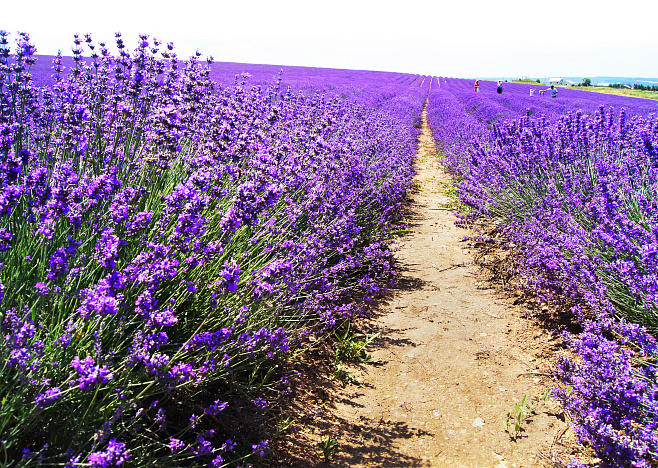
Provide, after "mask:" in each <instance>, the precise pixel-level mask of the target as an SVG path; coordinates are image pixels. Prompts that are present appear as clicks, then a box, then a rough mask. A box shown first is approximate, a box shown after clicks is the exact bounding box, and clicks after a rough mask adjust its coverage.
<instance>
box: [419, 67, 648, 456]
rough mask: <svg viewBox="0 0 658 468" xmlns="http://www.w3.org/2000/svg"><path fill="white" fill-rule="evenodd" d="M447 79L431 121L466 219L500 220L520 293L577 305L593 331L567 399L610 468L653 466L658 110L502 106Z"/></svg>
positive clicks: (576, 97)
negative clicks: (513, 255)
mask: <svg viewBox="0 0 658 468" xmlns="http://www.w3.org/2000/svg"><path fill="white" fill-rule="evenodd" d="M439 81H440V85H441V86H440V87H439V88H437V89H434V88H433V90H432V92H431V93H430V97H429V106H428V115H429V120H430V125H431V127H432V130H433V132H434V136H435V138H436V139H437V143H438V144H439V145H440V147H441V149H442V151H443V153H444V155H445V158H446V163H447V165H448V167H449V168H450V170H452V171H453V172H454V174H455V175H456V176H457V177H458V178H459V183H458V184H457V187H458V191H459V195H460V199H461V202H462V203H463V204H464V205H465V206H467V207H468V210H467V212H464V213H463V214H462V217H461V220H460V222H462V223H470V222H473V221H474V220H476V219H477V218H479V217H487V218H489V219H491V220H493V221H494V222H495V223H496V225H497V226H498V235H499V237H500V239H502V241H501V242H502V244H501V245H502V246H503V247H505V248H514V249H515V251H516V252H517V253H518V259H519V261H518V265H517V266H516V267H515V271H514V273H517V274H519V277H520V278H522V280H521V281H520V282H519V284H518V287H520V288H524V289H527V290H530V291H532V292H533V293H535V294H537V295H538V296H539V297H540V298H541V299H542V300H545V301H547V302H551V301H552V302H554V303H562V304H567V305H570V308H571V312H572V313H573V314H574V316H575V317H576V318H577V319H578V320H579V321H580V323H581V324H582V328H583V331H582V332H581V333H580V334H576V335H566V339H567V342H568V343H569V344H570V346H571V347H572V348H573V350H574V351H576V353H577V355H578V359H576V360H570V359H567V358H564V357H562V358H560V359H559V360H558V362H557V367H558V372H557V374H558V376H559V377H560V378H561V379H562V381H563V382H564V384H565V386H564V388H561V389H559V390H557V391H556V392H555V396H556V398H557V399H558V400H560V401H561V402H562V403H563V404H564V406H565V408H566V409H567V410H568V411H569V413H570V414H571V415H572V417H573V418H574V422H573V427H574V429H575V431H576V433H577V435H578V436H579V437H580V438H581V440H588V441H590V442H591V444H592V445H593V447H594V448H595V450H596V452H597V455H598V457H599V458H600V459H601V463H600V466H601V467H618V466H624V467H650V466H653V465H652V463H653V462H655V460H656V457H658V398H657V396H658V379H657V371H658V367H657V366H656V358H657V349H658V348H657V343H656V338H655V337H656V336H657V333H658V314H657V312H656V307H657V306H658V303H657V299H658V296H657V293H658V280H657V278H656V275H655V271H656V268H657V267H658V265H657V264H656V261H657V259H658V257H656V255H655V254H656V252H657V250H656V245H658V243H657V239H658V223H657V221H658V217H657V213H658V170H657V168H658V165H657V163H658V153H657V149H658V115H657V114H656V112H657V111H658V106H657V105H656V104H655V103H653V102H651V101H644V100H640V99H636V100H634V101H630V100H628V98H622V97H617V96H603V95H599V94H594V93H583V92H578V91H572V90H564V92H563V90H562V89H561V90H560V95H559V97H558V99H552V100H549V99H545V98H544V99H542V98H541V97H537V96H534V97H530V96H529V93H528V92H527V86H525V85H512V84H510V86H508V87H507V88H506V92H505V93H504V94H503V95H497V94H496V93H494V92H493V86H494V85H493V84H492V83H486V82H485V83H484V84H483V85H482V90H481V92H480V93H477V94H476V93H473V91H472V89H471V88H470V86H467V83H466V81H465V80H455V79H444V78H441V79H440V80H439ZM482 91H484V92H482ZM613 106H614V107H616V109H613V108H612V107H613ZM567 310H568V308H567Z"/></svg>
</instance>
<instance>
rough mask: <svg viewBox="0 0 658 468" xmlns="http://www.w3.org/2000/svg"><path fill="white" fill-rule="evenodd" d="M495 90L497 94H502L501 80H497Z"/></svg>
mask: <svg viewBox="0 0 658 468" xmlns="http://www.w3.org/2000/svg"><path fill="white" fill-rule="evenodd" d="M496 92H497V93H498V94H503V82H502V81H498V87H497V88H496Z"/></svg>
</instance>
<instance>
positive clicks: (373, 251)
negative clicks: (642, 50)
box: [0, 31, 658, 467]
mask: <svg viewBox="0 0 658 468" xmlns="http://www.w3.org/2000/svg"><path fill="white" fill-rule="evenodd" d="M133 40H134V39H133V38H130V40H127V43H124V40H123V39H122V38H121V37H118V38H117V43H116V45H112V47H110V46H109V45H107V44H103V43H99V44H96V43H94V42H93V41H92V39H91V37H86V38H76V42H75V45H74V56H73V57H72V58H67V57H61V56H57V57H37V56H36V55H35V53H36V49H35V46H34V45H33V44H31V43H30V40H29V37H28V36H27V35H18V36H16V37H13V36H10V35H8V34H7V33H6V32H4V31H0V163H1V164H0V187H1V189H0V263H1V264H2V265H1V267H0V301H1V302H0V305H1V308H0V314H1V324H2V329H1V330H2V331H1V333H2V336H3V340H2V342H1V343H2V344H1V345H0V356H1V357H2V362H3V364H2V368H1V369H0V395H1V396H2V406H1V408H0V434H1V436H0V439H1V440H0V443H1V444H2V451H1V452H0V463H2V466H7V467H19V466H20V467H23V466H69V467H74V466H91V467H108V466H162V467H168V466H242V467H245V466H249V465H250V464H253V463H258V462H259V460H260V459H261V457H263V456H266V454H267V452H268V438H269V436H268V435H267V434H266V432H265V431H264V429H263V428H262V427H260V425H259V424H246V425H245V420H248V421H260V420H259V419H258V418H259V416H260V415H263V414H265V413H267V412H268V411H270V410H271V408H272V407H274V406H276V405H277V404H279V402H280V401H282V400H281V399H282V398H285V395H286V394H287V393H289V392H290V388H289V386H290V383H289V376H287V375H286V374H285V373H284V372H282V371H281V369H282V368H283V366H282V363H284V362H285V361H286V359H287V358H288V357H289V356H291V355H292V353H294V352H295V351H297V350H299V349H301V348H303V347H305V346H306V344H307V343H308V342H309V341H310V340H317V339H318V338H321V337H323V336H325V335H326V334H328V333H329V332H331V331H332V330H333V329H334V328H335V327H336V326H337V325H339V324H341V323H344V322H345V321H347V320H350V319H351V318H352V317H356V316H359V315H363V314H366V313H367V312H368V303H369V302H370V301H372V300H373V299H374V298H376V297H378V296H380V295H381V294H383V293H385V292H386V290H387V287H388V286H389V285H390V284H391V281H393V280H394V278H395V268H396V266H395V260H394V258H393V246H392V241H393V239H394V237H395V235H396V233H397V232H398V231H399V230H400V229H402V228H403V227H404V225H403V224H402V221H403V220H402V208H403V206H404V201H405V194H406V192H407V191H408V190H409V189H410V188H411V185H412V179H413V176H414V169H413V164H414V155H415V152H416V145H417V136H418V133H419V126H420V125H419V122H420V118H421V112H422V109H423V107H424V105H425V104H426V103H427V111H428V120H429V122H430V126H431V129H432V132H433V135H434V137H435V139H436V142H437V145H438V146H439V148H440V150H441V156H442V157H443V158H445V165H446V167H447V168H448V169H449V170H450V171H451V172H452V173H453V174H454V176H455V178H456V180H458V181H459V183H458V188H459V195H460V199H461V202H462V203H463V204H464V205H465V206H467V207H468V213H467V214H464V215H462V218H461V219H460V220H459V222H460V223H464V224H470V223H472V222H474V221H476V220H482V219H486V220H488V222H489V223H491V224H493V225H495V226H496V227H497V230H496V236H497V237H496V239H497V240H498V242H499V243H500V245H501V247H502V248H514V249H515V250H516V251H517V252H518V257H519V262H518V265H517V268H518V272H517V273H518V274H519V275H521V277H523V278H524V281H523V284H522V285H520V286H519V287H523V288H526V289H527V290H529V291H532V292H533V294H537V295H539V296H540V297H541V298H543V299H545V300H546V301H549V302H554V303H563V304H569V307H570V310H571V313H572V314H573V315H574V316H575V317H576V318H577V319H578V320H579V321H580V322H581V323H582V333H579V334H574V335H572V336H569V337H568V340H569V342H570V344H571V346H572V347H573V349H574V350H575V351H576V352H577V354H578V355H579V359H577V360H567V359H565V358H563V359H560V360H559V361H558V367H559V375H560V378H561V379H562V381H563V382H564V384H565V385H564V387H563V389H562V390H556V391H555V392H554V396H555V397H556V398H557V399H559V400H560V401H561V402H562V403H563V405H564V406H565V408H566V409H567V410H568V411H569V413H570V414H571V416H572V417H573V418H574V422H575V429H576V431H577V433H578V435H579V436H580V437H581V438H582V440H588V441H590V442H591V443H592V444H593V446H594V447H595V449H596V451H597V454H598V456H599V457H600V458H601V460H602V462H601V466H602V467H605V466H610V467H612V466H615V467H616V466H629V467H630V466H634V467H651V466H655V463H654V462H653V461H652V460H655V459H656V457H657V456H658V418H657V417H656V415H657V411H658V402H657V398H658V383H657V377H656V370H657V368H656V358H657V357H658V350H657V349H656V341H655V338H654V336H655V334H656V332H658V315H656V311H655V310H656V307H658V280H657V279H656V275H655V267H656V265H655V263H656V261H658V260H657V259H658V257H657V253H658V239H657V233H658V218H657V216H658V214H657V213H658V206H657V203H658V200H657V197H656V193H657V191H658V185H657V184H658V180H657V176H658V172H657V171H658V169H657V168H658V165H657V161H658V155H657V154H656V152H657V151H658V116H656V114H655V112H656V111H657V110H658V103H655V102H652V101H647V100H641V99H634V98H625V97H619V96H610V95H601V94H594V93H592V94H589V93H583V92H578V91H571V90H568V89H560V90H559V95H558V97H557V98H556V99H552V98H550V97H549V96H548V94H547V95H544V96H539V95H537V93H535V95H534V96H530V94H529V86H527V85H517V84H507V83H506V84H505V90H504V93H503V94H501V95H498V94H496V93H495V84H494V83H488V82H483V84H482V86H481V89H480V92H479V93H477V94H476V93H474V92H473V88H472V82H471V81H470V80H460V79H454V78H443V77H439V78H437V77H430V76H420V75H412V74H404V73H387V72H369V71H353V70H333V69H312V68H303V67H277V66H273V65H245V64H229V63H223V64H222V63H220V64H214V63H212V60H206V59H204V58H202V56H201V55H198V56H195V57H191V58H189V59H188V60H185V61H181V59H180V58H179V57H177V56H176V54H175V49H174V48H173V46H172V45H170V44H166V43H159V42H158V41H155V40H153V39H151V38H149V37H148V36H141V37H140V38H139V41H138V42H137V47H136V48H135V47H134V42H133ZM245 413H248V414H249V415H251V416H250V417H251V419H249V418H246V417H245ZM577 465H578V462H574V466H577Z"/></svg>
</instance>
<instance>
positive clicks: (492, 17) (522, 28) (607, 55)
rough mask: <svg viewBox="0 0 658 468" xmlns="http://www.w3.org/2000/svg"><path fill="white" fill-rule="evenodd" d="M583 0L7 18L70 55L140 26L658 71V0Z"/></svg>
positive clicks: (253, 49) (6, 24)
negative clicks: (78, 38) (77, 37)
mask: <svg viewBox="0 0 658 468" xmlns="http://www.w3.org/2000/svg"><path fill="white" fill-rule="evenodd" d="M628 5H629V7H628V8H624V7H622V6H619V3H618V2H615V6H614V7H613V6H612V3H608V2H606V1H599V2H592V1H585V0H576V1H573V0H572V1H565V2H541V1H539V2H535V1H532V0H530V1H528V0H523V1H521V0H505V1H493V0H490V1H481V0H453V1H452V2H444V1H443V0H433V1H426V0H396V1H387V0H378V1H370V0H332V1H331V2H318V1H314V0H267V1H261V0H247V1H245V0H241V1H237V0H236V1H224V0H213V1H206V0H176V1H172V0H158V1H152V0H130V1H128V0H113V1H111V2H93V1H91V2H82V1H80V0H75V1H74V0H31V1H29V2H18V1H7V2H5V4H4V5H3V7H2V10H3V14H2V17H1V18H0V29H4V30H6V31H8V32H10V33H12V36H15V33H16V32H17V31H25V32H27V33H29V34H30V37H31V39H32V42H33V43H34V44H35V45H36V47H37V50H38V52H37V53H38V54H46V55H54V54H55V53H56V52H57V51H58V50H59V49H61V50H62V52H63V53H64V55H71V45H72V38H73V34H74V33H79V34H81V35H82V34H86V33H90V34H91V35H92V37H93V39H94V40H95V41H96V42H98V41H105V42H107V43H110V44H112V43H113V42H114V33H115V32H117V31H119V32H121V34H122V36H123V38H124V40H125V42H126V44H127V45H128V46H130V47H131V48H132V47H133V45H136V42H137V38H138V34H149V35H150V36H151V37H155V38H158V39H160V40H162V41H165V42H173V43H174V44H175V46H176V50H177V51H178V54H179V56H180V57H181V58H184V57H187V56H189V55H191V54H193V53H194V52H195V51H196V50H199V51H200V52H201V53H202V54H203V55H204V56H206V55H212V56H213V57H214V58H215V60H217V61H224V62H244V63H262V64H275V65H297V66H313V67H326V68H348V69H358V70H379V71H394V72H406V73H418V74H424V75H435V76H446V77H447V76H450V77H463V78H479V77H499V76H500V77H502V76H505V77H517V76H518V77H521V76H528V77H532V78H547V77H559V76H581V77H585V76H602V75H606V76H626V77H649V78H656V77H658V33H656V30H657V29H658V27H657V26H656V24H657V23H656V18H657V17H658V2H656V1H655V0H635V1H633V2H629V4H628Z"/></svg>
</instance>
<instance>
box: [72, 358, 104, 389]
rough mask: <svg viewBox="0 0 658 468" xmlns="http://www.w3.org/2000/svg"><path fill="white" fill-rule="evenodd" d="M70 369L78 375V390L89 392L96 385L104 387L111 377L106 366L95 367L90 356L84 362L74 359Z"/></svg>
mask: <svg viewBox="0 0 658 468" xmlns="http://www.w3.org/2000/svg"><path fill="white" fill-rule="evenodd" d="M71 367H72V368H73V369H75V371H76V372H77V373H78V387H79V388H80V390H91V389H93V388H94V387H96V386H98V385H104V384H106V383H107V382H109V381H110V380H112V377H113V376H112V374H111V373H110V371H109V369H108V368H107V366H105V365H103V366H98V365H96V363H95V361H94V358H92V357H91V356H87V357H86V358H84V360H80V358H79V357H78V356H76V357H74V358H73V361H72V362H71Z"/></svg>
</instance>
